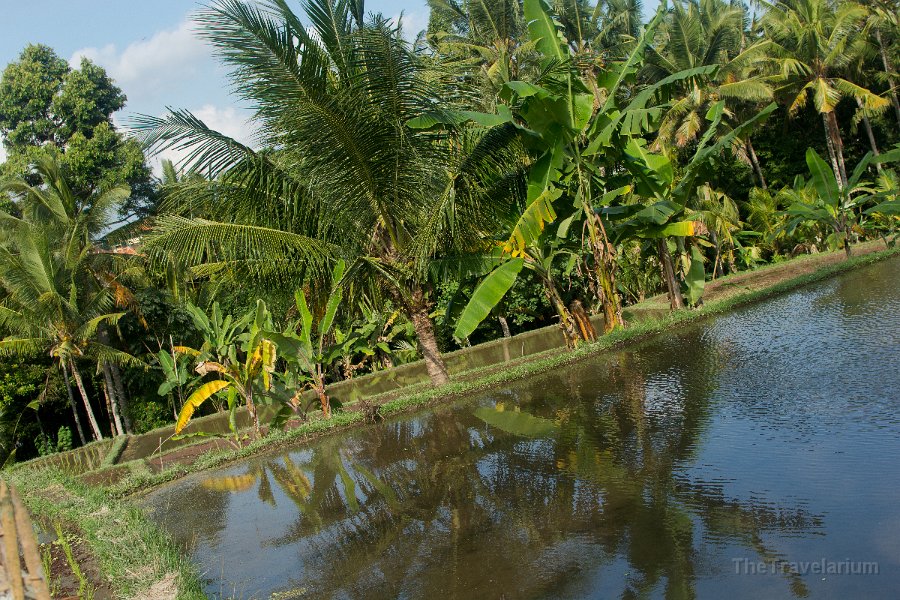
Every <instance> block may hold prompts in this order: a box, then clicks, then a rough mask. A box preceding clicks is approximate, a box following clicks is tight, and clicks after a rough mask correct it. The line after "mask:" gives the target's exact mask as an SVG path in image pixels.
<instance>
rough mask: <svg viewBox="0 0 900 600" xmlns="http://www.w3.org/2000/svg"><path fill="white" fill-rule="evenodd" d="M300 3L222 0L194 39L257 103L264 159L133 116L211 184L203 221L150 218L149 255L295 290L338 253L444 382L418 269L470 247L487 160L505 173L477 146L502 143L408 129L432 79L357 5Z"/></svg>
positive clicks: (200, 128)
mask: <svg viewBox="0 0 900 600" xmlns="http://www.w3.org/2000/svg"><path fill="white" fill-rule="evenodd" d="M305 9H306V15H305V16H306V18H307V19H308V20H309V22H311V25H309V26H306V25H304V24H303V21H302V20H301V17H300V16H298V15H297V14H295V13H294V12H293V11H292V10H291V9H290V8H289V7H288V5H287V3H286V2H285V1H284V0H270V1H267V2H263V3H261V4H257V3H249V2H242V1H240V0H220V1H219V2H215V3H214V4H212V5H211V6H210V7H208V8H207V9H205V10H203V11H201V12H200V13H198V16H197V24H198V27H199V31H200V34H201V35H202V36H203V37H204V38H205V39H206V40H208V41H209V42H210V43H211V44H212V46H213V48H214V49H215V52H216V53H217V55H218V56H219V57H220V58H221V60H222V61H223V62H224V63H225V64H226V66H228V67H229V68H230V69H231V73H232V80H233V82H234V87H235V90H236V92H237V94H238V96H240V97H241V98H242V99H243V100H244V101H245V102H247V103H248V104H250V105H251V106H252V107H254V120H253V121H254V124H255V126H256V130H257V131H258V138H259V139H258V141H259V145H260V146H262V147H263V148H265V150H263V151H255V150H253V149H251V148H249V147H247V146H244V145H241V144H239V143H237V142H236V141H234V140H233V139H230V138H228V137H226V136H223V135H221V134H219V133H217V132H215V131H212V130H210V129H208V128H207V127H206V126H205V125H204V124H203V123H202V122H200V121H199V120H197V119H196V118H195V117H193V116H192V115H190V114H189V113H185V112H173V113H171V114H170V115H168V116H167V117H165V118H162V119H158V118H151V117H145V118H142V119H140V120H139V121H138V123H137V126H138V130H139V132H140V133H141V135H142V136H143V137H144V141H145V143H146V144H147V145H148V146H149V147H151V148H180V149H182V150H186V151H187V152H188V157H187V159H186V162H187V163H188V164H190V165H191V167H192V168H193V169H194V170H195V171H198V172H202V173H208V174H209V175H210V176H211V177H212V178H213V179H214V180H215V183H214V184H213V185H210V186H208V187H207V189H206V191H205V192H204V193H205V194H206V199H207V202H206V205H207V210H208V211H209V214H210V215H211V217H210V218H199V217H197V216H195V217H193V218H190V217H184V216H178V215H170V216H169V217H164V218H161V219H160V220H159V221H158V224H159V227H158V231H157V235H156V236H155V237H154V238H152V239H151V240H149V241H148V246H149V247H150V249H151V250H155V251H163V252H169V253H173V254H175V255H176V256H177V257H178V258H179V260H180V261H181V262H183V263H185V264H189V265H192V266H195V267H197V268H198V269H199V271H198V272H202V273H204V274H206V275H210V276H232V277H233V276H235V275H236V274H238V275H240V276H241V277H244V278H245V279H244V281H247V279H246V277H248V276H249V277H253V278H256V279H257V280H258V281H261V282H263V284H264V285H266V286H268V287H271V286H273V285H276V283H278V282H282V283H284V284H285V285H289V286H290V288H291V289H292V290H294V289H298V288H300V287H302V285H303V283H304V281H308V280H309V279H310V278H311V277H315V276H322V275H324V273H325V272H326V269H324V268H323V267H324V264H325V263H326V262H329V261H332V260H334V259H335V258H337V257H338V256H339V255H340V256H343V257H344V258H346V259H347V262H348V264H349V267H348V269H347V273H346V275H345V282H349V281H353V280H355V281H359V282H363V281H365V282H368V284H371V285H372V286H377V287H378V288H380V289H381V290H383V291H385V292H386V293H387V294H388V295H389V296H391V297H392V299H393V300H394V301H395V303H396V305H397V306H399V307H402V309H403V311H404V312H405V313H406V315H407V316H408V317H409V318H410V320H411V322H412V323H413V324H414V326H415V329H416V334H417V338H418V344H419V349H420V351H421V353H422V355H423V357H424V359H425V364H426V367H427V370H428V373H429V375H430V377H431V380H432V382H433V383H435V384H441V383H445V382H447V381H448V379H449V378H448V374H447V369H446V366H445V365H444V361H443V359H442V358H441V356H440V353H439V350H438V346H437V340H436V338H435V334H434V326H433V322H432V318H431V316H430V310H431V308H430V307H431V302H432V301H431V298H430V286H429V282H428V277H427V273H428V260H429V257H430V256H432V255H433V254H434V253H435V252H436V251H437V250H438V248H440V247H442V246H445V245H447V244H454V243H457V242H460V243H462V242H465V240H466V239H471V240H473V241H476V240H477V239H478V234H480V233H481V232H480V231H479V230H478V228H477V226H476V225H473V224H477V223H479V222H484V223H490V222H491V213H492V211H494V210H496V208H497V207H501V208H502V206H501V205H502V197H500V196H498V195H494V193H493V192H494V191H496V190H495V189H492V188H490V187H485V186H484V185H482V184H481V183H480V182H481V179H482V177H483V174H484V172H485V168H486V165H487V166H488V170H493V168H494V167H502V168H500V169H499V170H501V171H502V169H503V168H505V167H504V166H503V163H502V161H503V158H504V157H503V156H502V153H500V154H498V153H496V152H489V151H487V150H486V149H487V148H495V147H498V146H502V145H503V144H504V135H503V134H497V133H494V134H492V135H484V136H482V137H481V138H480V139H479V140H477V141H476V142H477V143H475V144H474V145H471V144H468V143H466V142H465V141H460V140H459V139H457V138H451V137H450V135H451V134H449V133H444V132H442V131H427V132H426V131H422V130H413V129H411V128H410V127H409V126H408V125H407V123H408V121H410V120H411V119H413V118H415V117H418V116H420V115H421V114H423V113H425V112H427V111H429V110H433V109H435V108H440V107H439V106H438V104H437V102H438V101H437V99H438V98H445V97H448V95H447V94H445V93H443V92H442V90H441V86H442V84H443V80H442V74H441V73H436V72H433V71H431V70H430V69H429V68H428V67H427V65H426V63H425V61H423V60H420V58H419V57H418V56H416V55H415V54H413V53H412V52H411V51H410V49H409V46H408V44H407V43H406V42H405V41H404V40H403V38H402V36H401V34H400V31H399V29H398V28H396V27H393V26H391V25H390V23H389V22H388V20H387V19H384V18H382V17H381V16H379V15H375V16H370V17H368V19H367V20H366V17H365V16H364V13H363V5H362V3H361V2H358V3H351V2H347V1H345V0H312V1H311V2H309V3H307V4H306V5H305ZM510 129H511V128H510ZM505 137H506V138H509V139H512V138H513V135H512V133H510V134H509V135H507V136H505ZM193 189H194V190H196V187H195V188H193ZM188 195H190V194H188ZM176 196H177V195H176ZM487 198H491V202H490V203H488V202H486V199H487ZM362 286H363V284H362V283H360V284H359V285H358V286H356V289H360V288H361V287H362Z"/></svg>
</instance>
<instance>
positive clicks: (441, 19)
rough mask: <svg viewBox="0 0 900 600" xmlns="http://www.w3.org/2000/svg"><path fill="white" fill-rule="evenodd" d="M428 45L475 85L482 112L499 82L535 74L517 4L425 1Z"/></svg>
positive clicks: (531, 48)
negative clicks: (429, 14)
mask: <svg viewBox="0 0 900 600" xmlns="http://www.w3.org/2000/svg"><path fill="white" fill-rule="evenodd" d="M428 6H429V8H430V9H431V20H430V23H429V31H428V36H427V39H428V42H429V44H430V45H431V47H432V48H433V49H434V50H435V51H436V53H437V54H438V56H439V57H440V58H441V60H443V61H444V63H445V64H447V65H450V66H452V67H454V68H456V69H458V70H459V72H460V73H461V74H463V75H464V76H469V77H472V78H473V79H474V80H475V81H476V82H478V84H479V87H480V88H481V91H482V94H483V96H484V98H485V101H486V106H485V108H486V109H492V108H493V101H494V99H495V97H496V95H497V94H498V93H499V91H500V89H501V88H502V87H503V84H505V83H507V82H509V81H516V80H520V79H531V78H532V77H535V76H537V75H538V72H539V65H538V61H537V60H536V58H537V54H536V52H535V50H534V44H533V43H531V42H530V41H529V40H528V35H527V31H526V28H525V20H524V18H523V17H522V6H521V1H520V0H475V1H466V2H458V1H457V0H429V1H428Z"/></svg>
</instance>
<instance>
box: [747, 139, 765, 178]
mask: <svg viewBox="0 0 900 600" xmlns="http://www.w3.org/2000/svg"><path fill="white" fill-rule="evenodd" d="M744 145H745V146H746V148H747V156H749V157H750V164H752V165H753V170H754V171H756V176H757V177H758V178H759V186H760V187H761V188H762V189H764V190H767V189H769V186H768V185H767V184H766V178H765V176H764V175H763V172H762V167H761V166H760V164H759V158H758V157H757V156H756V150H754V149H753V142H751V141H750V138H749V137H748V138H747V142H746V143H745V144H744Z"/></svg>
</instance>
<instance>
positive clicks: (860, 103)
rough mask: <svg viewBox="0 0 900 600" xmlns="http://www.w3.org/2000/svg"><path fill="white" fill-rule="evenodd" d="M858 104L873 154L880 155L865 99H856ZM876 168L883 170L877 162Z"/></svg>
mask: <svg viewBox="0 0 900 600" xmlns="http://www.w3.org/2000/svg"><path fill="white" fill-rule="evenodd" d="M856 105H857V106H859V111H860V114H861V115H862V122H863V127H864V128H865V130H866V137H868V138H869V145H870V146H872V154H874V155H875V156H878V155H879V154H880V153H879V152H878V145H877V144H876V143H875V134H874V133H872V124H871V123H869V117H868V116H866V113H865V111H864V110H863V101H862V100H860V99H859V98H857V99H856ZM875 168H876V169H878V172H879V173H880V172H881V164H880V163H876V164H875Z"/></svg>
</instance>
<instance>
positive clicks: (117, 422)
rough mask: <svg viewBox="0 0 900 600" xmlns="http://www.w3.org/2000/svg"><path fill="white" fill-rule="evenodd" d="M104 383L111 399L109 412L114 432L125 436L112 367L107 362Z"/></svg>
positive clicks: (104, 368)
mask: <svg viewBox="0 0 900 600" xmlns="http://www.w3.org/2000/svg"><path fill="white" fill-rule="evenodd" d="M103 383H104V385H105V387H106V395H107V397H108V398H109V412H110V416H111V417H112V425H113V428H112V429H113V431H115V432H116V435H125V428H124V427H122V418H121V416H119V399H118V394H117V393H116V386H115V383H113V377H112V365H110V364H109V363H107V362H104V363H103Z"/></svg>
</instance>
